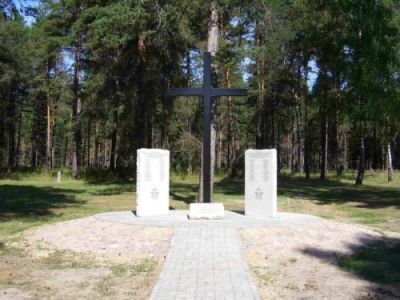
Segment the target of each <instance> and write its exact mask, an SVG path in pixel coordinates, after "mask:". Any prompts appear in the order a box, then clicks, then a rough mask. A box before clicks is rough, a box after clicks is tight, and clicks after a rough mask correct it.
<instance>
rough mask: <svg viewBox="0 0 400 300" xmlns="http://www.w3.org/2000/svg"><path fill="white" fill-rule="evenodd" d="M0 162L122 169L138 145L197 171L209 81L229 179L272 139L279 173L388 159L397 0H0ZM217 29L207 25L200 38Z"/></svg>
mask: <svg viewBox="0 0 400 300" xmlns="http://www.w3.org/2000/svg"><path fill="white" fill-rule="evenodd" d="M0 10H1V13H0V168H1V170H2V172H3V174H8V173H9V172H13V171H16V170H29V171H30V170H42V169H46V170H47V171H49V172H51V171H54V170H58V169H61V168H64V169H70V170H71V176H72V177H73V178H78V177H83V176H87V175H88V174H91V173H96V172H99V171H100V170H103V171H100V172H104V173H106V174H110V173H113V174H116V175H118V176H122V177H132V176H133V175H134V174H135V168H136V150H137V149H139V148H143V147H145V148H164V149H169V150H170V151H171V167H172V169H173V170H174V171H175V172H178V173H181V174H190V175H191V174H193V173H197V172H199V170H200V165H201V163H200V160H201V139H202V126H203V124H202V110H203V108H202V101H201V99H200V98H196V97H176V98H170V97H166V89H167V88H168V87H198V86H201V85H202V77H201V74H202V55H201V53H202V52H203V51H205V50H210V45H209V43H210V32H211V33H212V32H214V38H215V36H216V43H217V48H214V49H213V50H214V51H213V54H215V55H214V58H213V61H214V70H215V74H216V76H215V81H214V84H215V85H218V86H219V87H246V88H248V89H249V96H248V97H243V98H242V97H237V98H235V97H221V98H219V99H217V100H216V102H215V107H214V109H215V118H214V120H213V128H215V131H214V132H215V134H214V135H213V154H214V158H215V159H214V168H215V172H217V173H218V172H219V173H227V174H229V175H231V176H242V175H243V165H244V151H245V150H246V149H249V148H258V149H263V148H276V149H277V150H278V165H279V170H280V171H282V170H285V171H288V172H290V173H291V174H301V175H302V176H305V177H307V178H309V177H310V176H311V174H313V173H318V176H319V177H320V178H321V179H325V178H326V176H327V173H328V172H335V173H336V174H337V175H341V174H343V172H345V171H347V170H354V171H356V173H357V176H356V183H357V184H361V183H362V182H363V179H364V174H365V172H367V171H370V170H371V171H372V170H378V169H385V170H387V172H388V180H392V179H393V170H394V169H395V168H397V169H398V168H400V136H399V130H400V113H399V112H400V67H399V66H400V33H399V30H400V3H399V2H398V1H395V0H382V1H375V0H331V1H307V0H271V1H262V0H255V1H245V0H242V1H240V0H224V1H222V0H220V1H216V0H212V1H203V0H176V1H168V0H167V1H161V0H155V1H146V0H126V1H108V0H102V1H98V0H62V1H53V0H43V1H39V2H37V1H35V2H30V1H25V2H24V1H21V2H19V1H10V0H1V2H0ZM213 29H216V31H213Z"/></svg>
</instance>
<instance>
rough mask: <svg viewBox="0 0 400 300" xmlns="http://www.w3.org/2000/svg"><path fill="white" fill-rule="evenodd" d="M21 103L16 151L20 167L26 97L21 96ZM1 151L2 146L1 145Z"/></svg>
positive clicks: (16, 160)
mask: <svg viewBox="0 0 400 300" xmlns="http://www.w3.org/2000/svg"><path fill="white" fill-rule="evenodd" d="M20 101H21V104H20V107H19V120H18V135H17V149H16V153H15V167H17V168H18V164H19V153H20V148H21V127H22V116H23V108H24V98H23V97H21V100H20ZM0 151H1V147H0Z"/></svg>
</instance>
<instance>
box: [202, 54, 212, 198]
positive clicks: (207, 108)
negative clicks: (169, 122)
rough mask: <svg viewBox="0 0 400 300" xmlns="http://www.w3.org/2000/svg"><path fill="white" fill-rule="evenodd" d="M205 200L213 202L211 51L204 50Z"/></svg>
mask: <svg viewBox="0 0 400 300" xmlns="http://www.w3.org/2000/svg"><path fill="white" fill-rule="evenodd" d="M203 68H204V71H203V89H204V94H203V99H204V100H203V102H204V104H203V105H204V131H203V202H205V203H210V202H211V106H212V98H211V53H210V52H204V64H203Z"/></svg>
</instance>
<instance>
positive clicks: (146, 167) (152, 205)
mask: <svg viewBox="0 0 400 300" xmlns="http://www.w3.org/2000/svg"><path fill="white" fill-rule="evenodd" d="M136 169H137V171H136V172H137V173H136V215H137V216H138V217H145V216H160V215H167V214H168V213H169V151H168V150H161V149H139V150H138V151H137V167H136Z"/></svg>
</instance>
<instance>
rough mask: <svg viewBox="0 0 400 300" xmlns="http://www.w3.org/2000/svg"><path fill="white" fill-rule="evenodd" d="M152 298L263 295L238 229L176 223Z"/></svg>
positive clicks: (257, 297)
mask: <svg viewBox="0 0 400 300" xmlns="http://www.w3.org/2000/svg"><path fill="white" fill-rule="evenodd" d="M150 299H151V300H161V299H162V300H169V299H176V300H178V299H188V300H189V299H190V300H192V299H198V300H208V299H216V300H221V299H229V300H233V299H238V300H239V299H240V300H247V299H260V298H259V295H258V292H257V289H256V287H255V285H254V283H253V281H252V278H251V275H250V272H249V269H248V266H247V264H246V262H245V260H244V257H243V254H242V246H241V241H240V237H239V232H238V231H237V229H235V228H227V227H209V226H198V227H176V228H175V235H174V238H173V241H172V245H171V249H170V252H169V254H168V257H167V260H166V262H165V265H164V269H163V271H162V272H161V275H160V278H159V280H158V282H157V284H156V286H155V287H154V289H153V292H152V295H151V298H150Z"/></svg>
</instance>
